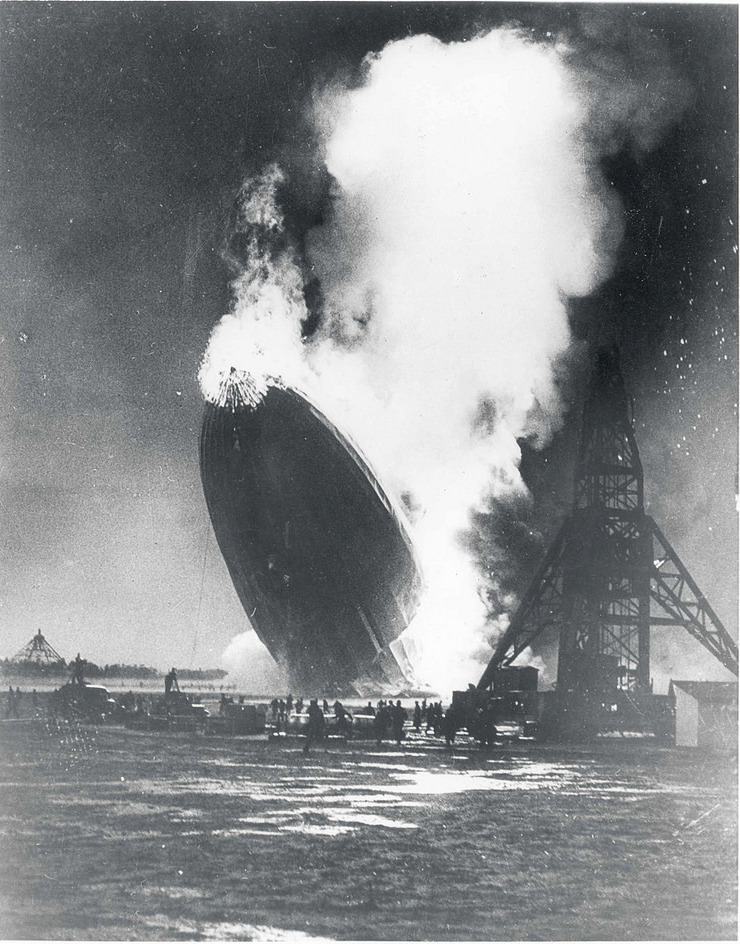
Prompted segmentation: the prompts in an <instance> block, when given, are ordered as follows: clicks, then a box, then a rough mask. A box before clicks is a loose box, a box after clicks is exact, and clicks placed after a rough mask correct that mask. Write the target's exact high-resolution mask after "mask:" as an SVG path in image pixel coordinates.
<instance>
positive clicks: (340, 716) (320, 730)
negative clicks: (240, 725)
mask: <svg viewBox="0 0 740 944" xmlns="http://www.w3.org/2000/svg"><path fill="white" fill-rule="evenodd" d="M225 698H226V696H222V711H223V710H224V708H223V703H224V699H225ZM444 717H445V713H444V711H443V708H442V702H429V703H427V700H426V698H424V699H422V701H421V702H419V701H415V702H414V708H413V712H412V716H411V725H412V727H413V729H414V730H415V731H416V732H417V733H421V731H422V728H424V729H425V731H426V732H429V731H433V732H434V733H435V734H437V735H439V734H441V733H442V732H443V729H444ZM269 720H270V721H271V724H272V727H273V730H274V731H276V732H285V733H287V732H288V731H289V730H297V731H300V733H303V734H305V736H306V742H305V744H304V748H303V749H304V751H306V752H308V751H309V750H310V748H311V745H312V744H314V743H316V742H318V741H322V740H323V739H324V738H325V736H326V731H327V723H328V722H329V721H330V722H332V728H333V731H334V732H336V733H337V734H346V735H350V734H351V732H352V728H353V722H357V723H359V722H360V721H362V722H364V725H363V726H364V727H365V730H367V729H368V728H370V729H371V730H372V736H373V737H374V739H375V741H376V743H377V744H381V743H382V742H383V741H384V740H394V741H395V742H396V743H397V744H400V743H401V741H402V740H403V738H404V736H405V731H404V729H405V727H406V724H407V721H408V720H409V712H408V710H407V709H406V708H405V707H404V706H403V704H402V702H401V699H396V701H395V703H394V701H393V699H388V700H386V699H384V698H381V699H379V701H378V702H377V703H376V704H375V705H373V703H372V702H371V701H368V703H367V705H365V706H364V707H362V708H358V709H356V710H355V712H354V716H353V714H352V712H350V711H349V710H348V709H347V708H346V707H345V706H344V705H343V704H342V702H341V701H339V699H337V700H335V701H334V703H333V704H332V705H330V704H329V702H328V701H327V699H326V698H324V699H322V700H321V703H319V699H318V698H312V699H310V701H309V704H308V706H307V708H305V707H304V700H303V698H296V699H294V698H293V695H292V694H289V695H288V696H287V697H285V698H278V697H275V698H273V699H272V701H271V702H270V712H269ZM368 722H369V725H368Z"/></svg>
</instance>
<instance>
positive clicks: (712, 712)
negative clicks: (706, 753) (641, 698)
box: [668, 680, 738, 751]
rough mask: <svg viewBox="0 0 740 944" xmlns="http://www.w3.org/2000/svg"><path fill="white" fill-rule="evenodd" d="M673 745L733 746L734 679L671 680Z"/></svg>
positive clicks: (734, 727) (730, 748)
mask: <svg viewBox="0 0 740 944" xmlns="http://www.w3.org/2000/svg"><path fill="white" fill-rule="evenodd" d="M668 697H669V699H670V701H671V704H672V705H673V707H674V712H675V721H676V747H702V748H705V749H707V750H715V751H717V750H721V751H730V750H737V736H738V728H737V682H683V681H674V680H671V684H670V687H669V689H668Z"/></svg>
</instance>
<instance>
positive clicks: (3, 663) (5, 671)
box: [0, 659, 228, 681]
mask: <svg viewBox="0 0 740 944" xmlns="http://www.w3.org/2000/svg"><path fill="white" fill-rule="evenodd" d="M71 671H72V663H67V662H65V660H64V659H60V660H59V661H58V662H37V661H34V660H32V659H26V660H19V661H14V660H13V659H2V660H0V674H1V675H3V676H6V677H10V676H12V677H18V676H22V677H24V678H56V677H58V676H66V675H69V673H70V672H71ZM165 674H166V673H165V672H162V671H160V670H159V669H154V668H152V667H151V666H148V665H125V664H122V663H118V662H116V663H114V664H113V665H104V666H99V665H96V664H95V663H94V662H88V661H85V665H84V669H83V675H84V676H85V678H127V679H158V678H164V676H165ZM226 675H228V672H226V671H225V670H224V669H177V676H178V678H179V679H183V680H191V681H211V680H214V679H222V678H225V676H226Z"/></svg>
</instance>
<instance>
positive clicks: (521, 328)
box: [201, 29, 679, 691]
mask: <svg viewBox="0 0 740 944" xmlns="http://www.w3.org/2000/svg"><path fill="white" fill-rule="evenodd" d="M587 39H588V40H589V43H590V44H589V45H588V46H586V47H584V48H587V49H588V50H589V56H588V57H585V58H584V55H583V52H582V50H581V48H580V46H579V45H578V44H570V45H569V44H568V43H566V42H565V41H559V42H555V41H553V42H551V43H549V44H547V45H545V44H542V43H535V42H532V41H529V40H527V39H526V38H525V37H524V36H523V35H522V34H521V33H519V32H517V31H515V30H509V29H499V30H495V31H492V32H489V33H487V34H485V35H481V36H478V37H476V38H474V39H472V40H470V41H468V42H459V43H450V44H445V43H442V42H440V41H438V40H436V39H433V38H431V37H429V36H415V37H412V38H410V39H407V40H403V41H399V42H395V43H391V44H390V45H388V46H386V48H385V49H384V50H383V51H382V52H380V53H379V54H377V55H372V56H370V57H368V59H367V61H366V63H365V72H364V77H363V81H362V83H361V84H360V85H359V86H357V87H353V88H347V87H340V86H334V87H331V88H329V89H327V90H324V91H322V92H321V93H320V94H317V96H316V99H315V102H314V117H315V121H316V126H317V129H318V134H319V139H320V144H321V151H322V159H323V161H324V162H325V165H326V168H327V169H328V171H329V173H330V175H331V177H332V179H333V190H332V196H331V203H330V206H329V208H328V210H327V212H326V214H325V220H326V222H325V223H324V224H323V225H322V226H321V227H320V228H318V229H316V230H314V231H313V232H312V233H310V234H309V236H308V239H307V260H306V261H307V263H308V264H309V266H310V270H311V272H312V273H313V276H314V277H315V278H316V279H318V281H319V283H320V287H321V297H322V300H323V307H322V310H321V313H320V314H321V318H320V321H319V326H318V328H317V329H316V330H315V331H313V333H312V334H311V336H310V337H309V338H308V339H304V330H303V328H304V325H305V323H306V319H307V317H308V312H307V310H306V306H305V301H304V296H303V294H302V284H303V283H302V280H303V275H302V265H301V264H300V262H299V260H298V259H297V257H296V255H295V254H294V253H293V252H292V251H291V250H290V249H289V247H287V246H286V245H284V243H283V244H281V239H283V234H282V220H281V217H280V214H279V211H278V210H277V204H276V200H275V197H276V187H277V185H278V183H279V171H278V170H277V169H276V168H274V167H273V168H268V170H267V171H266V173H265V174H264V175H263V176H262V177H261V178H258V179H257V180H255V181H252V182H250V183H249V184H248V185H247V186H246V188H245V191H244V192H243V194H242V199H241V202H240V206H241V208H242V213H241V217H240V219H241V224H240V225H242V229H243V232H244V233H245V234H247V235H246V238H247V240H248V243H249V248H250V252H249V256H250V264H249V266H248V267H247V268H246V269H245V271H244V272H243V273H242V274H241V275H240V277H239V278H238V279H237V280H236V282H235V283H234V296H235V297H234V307H233V310H232V312H231V314H229V315H227V316H226V317H225V318H224V319H223V321H222V323H221V324H220V325H219V326H218V327H217V328H216V330H215V332H214V336H213V339H212V341H211V344H210V345H209V349H208V352H207V354H206V357H205V359H204V364H203V368H202V371H201V380H202V382H203V387H204V391H205V393H206V395H207V396H210V397H212V398H214V399H215V398H217V396H218V391H219V383H220V381H219V378H223V376H224V372H225V371H227V370H228V369H229V368H230V367H231V366H232V365H233V366H236V367H243V368H245V369H247V370H248V371H249V372H250V374H251V375H252V376H255V377H256V378H257V380H256V383H257V387H258V388H259V385H260V384H261V383H269V382H271V381H270V378H271V377H275V376H278V375H279V376H281V377H282V378H283V380H284V381H285V382H287V383H291V384H294V385H296V386H298V387H300V388H301V389H303V390H304V391H305V392H306V393H308V394H309V395H310V396H311V397H312V398H313V399H315V400H316V401H317V402H318V405H319V406H320V407H321V408H322V409H323V410H325V411H326V412H327V413H328V415H329V416H331V417H332V419H333V420H334V421H335V422H337V424H338V425H339V426H340V427H341V428H343V429H344V430H345V431H346V432H348V433H349V434H350V435H351V437H352V438H353V439H354V440H355V441H356V442H357V443H358V444H359V446H360V448H361V449H362V450H363V451H364V452H365V454H366V455H367V456H368V458H369V459H370V461H371V463H372V464H373V465H374V467H375V468H376V470H377V471H378V473H379V475H380V477H381V479H382V480H383V481H384V483H385V485H386V487H387V488H388V490H389V491H390V492H391V494H394V495H395V496H396V497H397V499H398V500H399V502H400V501H402V500H403V501H404V503H405V505H406V508H407V510H408V511H409V514H410V515H411V518H412V523H413V534H414V539H415V543H416V545H417V548H418V550H419V554H420V557H421V561H422V566H423V567H424V571H425V576H426V582H427V586H428V592H427V597H426V600H425V603H424V605H423V606H422V610H421V612H420V613H419V614H418V616H417V618H416V619H415V621H414V623H413V624H412V626H411V627H410V629H409V630H408V631H407V632H406V634H405V636H404V642H405V644H406V647H407V650H408V652H409V655H410V656H411V659H412V662H413V664H414V666H415V668H416V671H417V673H418V676H419V679H420V680H423V681H425V682H427V683H430V684H432V685H435V686H437V687H438V688H439V690H440V691H447V690H449V689H450V687H454V686H460V685H464V684H465V683H467V682H469V681H475V680H476V679H477V677H478V675H479V674H480V671H481V664H485V662H486V661H487V659H488V658H489V656H490V652H491V650H490V638H491V636H492V634H495V632H497V631H501V630H503V629H504V628H505V626H506V625H507V623H508V615H507V612H506V611H507V609H510V607H511V606H513V604H514V602H515V601H514V600H513V599H510V598H509V597H507V595H506V594H502V595H501V599H502V611H501V612H500V613H498V614H491V613H490V612H489V610H488V608H487V603H486V600H485V597H484V594H483V592H482V591H483V588H482V586H481V577H480V572H479V569H478V567H477V566H476V562H475V561H474V560H473V558H472V557H471V555H470V553H469V552H468V551H467V550H466V548H465V545H464V542H463V541H462V540H461V534H462V533H463V532H464V530H465V529H466V527H467V526H468V523H469V520H470V515H471V512H472V511H474V510H476V509H481V508H483V507H484V506H486V505H487V504H488V503H490V502H491V500H494V501H505V500H506V499H507V497H513V498H515V499H517V500H519V499H520V497H521V496H522V495H523V494H524V493H525V492H526V489H525V488H524V485H523V483H522V481H521V478H520V475H519V471H518V464H519V459H520V451H519V446H518V444H517V439H518V438H519V437H525V436H526V437H530V438H533V439H539V440H540V441H545V440H546V439H547V437H548V435H550V433H551V432H552V430H553V429H556V428H557V426H558V424H559V422H560V419H561V413H562V409H563V406H562V403H561V401H560V397H559V395H558V386H557V383H556V379H555V378H556V367H557V364H558V363H559V361H560V360H561V359H562V358H563V356H564V355H566V353H567V352H568V350H569V346H570V344H571V340H570V335H569V329H568V314H567V300H568V298H569V297H573V296H579V295H585V294H588V293H589V292H591V291H593V289H594V288H595V287H596V286H597V285H598V284H599V283H600V282H601V281H602V280H604V279H605V278H606V277H607V276H608V275H609V273H610V271H611V269H612V267H613V265H614V256H615V252H616V249H617V247H618V244H619V240H620V237H621V233H622V223H621V215H620V205H619V201H618V198H617V197H616V195H615V194H614V192H613V191H612V190H611V189H610V188H609V186H608V185H607V183H606V182H605V180H604V179H603V177H602V174H601V172H600V169H599V160H600V157H601V156H602V155H603V154H604V153H608V152H611V151H614V150H615V149H616V148H618V147H620V146H622V145H623V144H624V143H625V142H628V141H629V142H631V143H632V145H633V146H634V147H636V148H639V147H642V146H645V145H646V144H650V143H651V140H652V139H651V135H653V136H654V134H655V133H656V132H655V129H656V128H657V127H658V126H659V125H661V124H663V123H664V122H665V121H666V120H669V118H670V116H671V114H672V113H673V112H674V111H675V109H676V108H677V107H678V105H677V95H676V94H674V93H675V92H676V90H677V89H678V88H679V85H678V83H675V82H674V84H673V86H671V87H670V88H669V86H668V85H667V84H666V82H665V80H662V81H661V82H660V83H657V85H658V88H657V92H655V93H654V90H651V88H650V81H649V80H648V81H646V78H645V75H644V74H643V73H644V68H643V69H642V71H640V69H638V68H637V66H636V65H635V63H636V61H637V59H639V61H640V62H643V60H644V62H643V65H644V63H645V62H646V63H649V64H650V66H651V68H653V67H654V66H656V65H657V60H656V58H655V50H653V52H652V53H651V54H650V56H648V57H647V58H645V57H642V59H640V57H639V56H638V57H637V59H636V53H635V50H634V49H633V47H632V46H630V47H629V53H630V55H629V56H627V55H626V53H625V51H624V50H620V49H618V48H616V49H615V48H614V46H613V44H612V45H609V44H608V43H607V42H606V41H605V39H604V38H603V37H602V36H601V35H597V34H596V31H595V30H593V29H591V30H590V32H589V33H588V35H587ZM579 42H580V41H579ZM620 42H621V40H620ZM627 66H629V70H630V71H625V69H626V67H627ZM661 75H663V73H662V72H661ZM669 93H670V94H669ZM270 237H279V238H278V239H275V238H270ZM275 247H277V248H275ZM235 352H236V353H235Z"/></svg>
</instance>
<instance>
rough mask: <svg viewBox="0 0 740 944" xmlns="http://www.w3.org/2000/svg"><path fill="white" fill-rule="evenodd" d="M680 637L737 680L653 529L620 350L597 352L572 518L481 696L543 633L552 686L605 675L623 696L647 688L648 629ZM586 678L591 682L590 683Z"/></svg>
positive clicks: (718, 636)
mask: <svg viewBox="0 0 740 944" xmlns="http://www.w3.org/2000/svg"><path fill="white" fill-rule="evenodd" d="M651 626H678V627H683V628H684V629H686V630H687V631H688V632H689V633H690V634H691V635H692V636H693V637H694V638H695V639H697V640H698V641H699V642H700V643H701V644H702V645H703V646H705V647H706V648H707V649H708V650H709V651H710V652H711V653H712V654H713V655H714V656H716V657H717V659H719V661H720V662H721V663H722V664H723V665H724V666H725V667H726V668H728V669H729V670H730V671H731V672H734V674H735V675H737V674H738V649H737V644H736V643H735V641H734V640H733V639H732V637H731V636H730V635H729V634H728V632H727V630H726V629H725V628H724V626H723V625H722V623H721V621H720V620H719V618H718V617H717V615H716V613H715V612H714V610H712V608H711V607H710V606H709V603H708V602H707V600H706V598H705V597H704V596H703V594H702V593H701V592H700V590H699V588H698V587H697V585H696V583H695V582H694V581H693V580H692V578H691V575H690V574H689V572H688V570H687V569H686V567H685V566H684V565H683V564H682V563H681V561H680V559H679V557H678V555H677V554H676V552H675V551H674V550H673V548H672V547H671V545H670V544H669V543H668V541H667V539H666V538H665V536H664V535H663V534H662V532H661V531H660V529H659V528H658V526H657V525H656V523H655V522H654V521H653V519H652V518H650V517H649V516H648V515H646V514H645V512H644V500H643V470H642V464H641V462H640V456H639V452H638V449H637V443H636V441H635V437H634V434H633V431H632V417H631V403H630V400H629V398H628V396H627V393H626V391H625V388H624V382H623V380H622V376H621V373H620V371H619V359H618V354H617V352H616V350H614V349H612V350H611V351H602V352H601V353H600V355H599V359H598V362H597V365H596V369H595V370H594V374H593V377H592V384H591V392H590V396H589V397H588V399H587V401H586V405H585V408H584V414H583V432H582V438H581V445H580V449H579V454H578V460H577V464H576V475H575V488H574V501H573V510H572V513H571V515H570V516H569V517H568V518H567V519H566V520H565V522H564V523H563V525H562V526H561V528H560V530H559V532H558V534H557V536H556V538H555V540H554V541H553V543H552V545H551V546H550V548H549V550H548V552H547V554H546V556H545V558H544V560H543V562H542V564H541V565H540V568H539V570H538V571H537V573H536V574H535V576H534V579H533V580H532V582H531V583H530V585H529V587H528V589H527V591H526V593H525V594H524V597H523V598H522V602H521V604H520V606H519V608H518V610H517V611H516V613H515V614H514V616H513V618H512V620H511V623H510V625H509V628H508V629H507V630H506V632H505V633H504V635H503V636H502V638H501V639H500V641H499V643H498V645H497V646H496V650H495V652H494V654H493V658H492V659H491V661H490V663H489V665H488V667H487V668H486V671H485V672H484V673H483V676H482V677H481V679H480V681H479V682H478V687H479V688H487V687H488V686H489V685H491V684H492V681H493V674H494V672H495V671H496V670H497V669H498V668H500V667H501V666H504V665H510V664H511V663H512V662H514V661H515V660H516V659H517V658H518V657H519V656H520V655H521V654H522V653H523V652H524V650H525V649H527V648H528V647H531V646H532V644H533V643H534V642H535V640H536V639H537V638H538V637H539V636H540V635H541V634H543V633H545V632H553V633H554V632H556V631H557V632H558V634H559V649H558V652H559V655H558V687H559V688H564V689H570V688H586V689H588V688H590V687H591V686H592V685H594V686H595V685H597V684H599V682H598V680H597V679H596V678H595V677H596V676H598V675H599V673H602V674H603V672H604V671H606V670H607V669H609V667H611V670H613V673H614V680H615V682H614V684H615V687H616V688H618V689H620V690H622V691H623V692H625V693H627V692H635V693H638V694H639V693H640V692H647V691H648V690H649V688H650V627H651ZM589 673H591V675H592V677H591V678H589Z"/></svg>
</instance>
